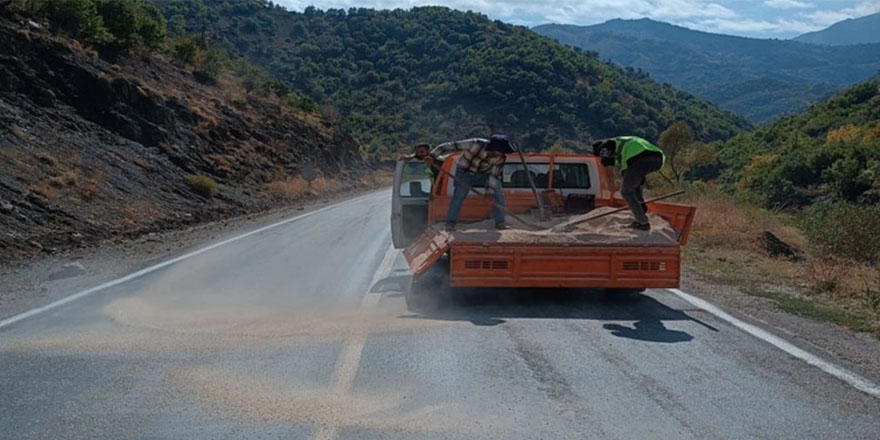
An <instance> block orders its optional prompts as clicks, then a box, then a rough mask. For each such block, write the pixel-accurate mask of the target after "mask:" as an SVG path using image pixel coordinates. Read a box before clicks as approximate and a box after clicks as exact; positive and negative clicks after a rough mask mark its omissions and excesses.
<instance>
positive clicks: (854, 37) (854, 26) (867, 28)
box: [795, 12, 880, 46]
mask: <svg viewBox="0 0 880 440" xmlns="http://www.w3.org/2000/svg"><path fill="white" fill-rule="evenodd" d="M795 40H796V41H800V42H802V43H812V44H825V45H829V46H841V45H850V44H868V43H880V12H878V13H876V14H871V15H866V16H864V17H859V18H849V19H846V20H843V21H841V22H837V23H834V24H833V25H831V26H829V27H827V28H825V29H823V30H821V31H816V32H807V33H806V34H803V35H801V36H799V37H796V38H795Z"/></svg>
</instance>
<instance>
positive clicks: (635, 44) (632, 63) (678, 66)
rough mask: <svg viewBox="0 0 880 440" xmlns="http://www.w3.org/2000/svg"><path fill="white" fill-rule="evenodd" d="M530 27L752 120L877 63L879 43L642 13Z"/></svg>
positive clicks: (802, 105) (789, 108)
mask: <svg viewBox="0 0 880 440" xmlns="http://www.w3.org/2000/svg"><path fill="white" fill-rule="evenodd" d="M533 30H534V31H535V32H537V33H539V34H542V35H544V36H547V37H550V38H553V39H556V40H558V41H559V42H561V43H563V44H567V45H571V46H577V47H581V48H583V49H587V50H590V51H594V52H597V53H598V54H599V57H600V58H602V59H607V60H610V61H613V62H615V63H618V64H621V65H623V66H626V67H631V68H634V69H639V70H642V71H645V72H647V73H649V74H650V75H651V76H652V77H653V78H654V79H656V80H658V81H661V82H666V83H669V84H671V85H673V86H675V87H677V88H680V89H683V90H685V91H688V92H690V93H693V94H695V95H697V96H699V97H702V98H704V99H708V100H710V101H712V102H714V103H716V104H718V105H719V106H720V107H721V108H724V109H727V110H731V111H734V112H736V113H739V114H742V115H744V116H747V117H749V118H750V119H752V120H753V121H756V122H764V121H769V120H772V119H775V118H777V117H779V116H783V115H787V114H793V113H797V112H800V111H803V110H805V109H806V108H807V107H808V106H809V105H810V104H813V103H816V102H819V101H821V100H824V99H827V98H828V97H830V96H831V95H832V94H833V93H835V92H836V91H837V90H839V89H840V88H842V87H844V86H848V85H851V84H854V83H857V82H859V81H863V80H865V78H867V77H869V76H871V75H872V74H875V73H876V72H877V71H878V70H880V44H871V45H859V46H838V47H827V46H818V45H813V44H806V43H801V42H796V41H789V40H763V39H755V38H745V37H736V36H730V35H720V34H712V33H708V32H701V31H695V30H691V29H687V28H684V27H681V26H675V25H671V24H668V23H662V22H657V21H654V20H650V19H641V20H621V19H615V20H610V21H608V22H605V23H602V24H599V25H593V26H575V25H555V24H547V25H541V26H537V27H535V28H533ZM733 91H735V93H734V92H733Z"/></svg>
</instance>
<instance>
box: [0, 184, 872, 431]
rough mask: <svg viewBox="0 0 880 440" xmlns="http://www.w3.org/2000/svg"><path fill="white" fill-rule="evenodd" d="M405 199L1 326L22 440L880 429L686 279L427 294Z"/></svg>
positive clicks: (868, 410)
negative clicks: (413, 268) (413, 287)
mask: <svg viewBox="0 0 880 440" xmlns="http://www.w3.org/2000/svg"><path fill="white" fill-rule="evenodd" d="M389 200H390V196H389V194H388V193H387V192H380V193H373V194H370V195H367V196H365V197H361V198H358V199H354V200H352V201H349V202H345V203H343V204H340V205H335V206H333V207H330V208H327V209H325V210H322V211H320V212H317V213H314V214H311V215H308V216H306V217H303V218H300V219H297V220H295V221H291V222H289V223H286V224H283V225H279V226H277V227H274V228H270V229H267V230H264V231H261V232H258V233H255V234H252V235H250V236H247V237H244V238H241V239H239V240H237V241H233V242H230V243H227V244H224V245H222V246H219V247H216V248H214V249H211V250H209V251H206V252H203V253H200V254H198V255H194V256H192V257H188V258H185V259H183V260H181V261H178V262H176V263H174V264H170V265H168V266H166V267H162V268H160V269H157V270H154V271H152V272H150V273H147V274H145V275H143V276H140V277H138V278H136V279H133V280H130V281H126V282H122V283H119V284H117V285H114V286H112V287H109V288H106V289H103V290H100V291H97V292H95V293H92V294H89V295H87V296H83V297H82V298H79V299H77V300H76V301H72V302H70V303H67V304H64V305H61V306H59V307H54V308H51V309H49V310H46V311H45V312H43V313H40V314H36V315H34V316H31V317H28V318H27V319H23V320H21V321H18V322H15V323H12V324H10V325H6V326H5V327H2V328H0V393H2V394H0V438H4V439H6V438H9V439H31V438H35V439H62V438H78V439H128V438H133V439H141V438H156V439H183V438H187V439H189V438H209V439H238V438H248V439H258V438H259V439H262V438H268V439H276V438H277V439H333V438H339V439H412V438H427V439H453V438H454V439H474V438H480V439H582V438H601V439H632V438H639V439H644V438H663V439H670V438H673V439H689V438H694V439H721V438H731V439H746V438H766V439H872V440H876V439H878V438H880V399H877V398H875V397H872V396H869V395H867V394H865V393H862V392H860V391H858V390H856V389H854V388H853V387H851V386H850V385H848V384H846V383H844V382H842V381H840V380H838V379H836V378H834V377H832V376H830V375H828V374H826V373H825V372H823V371H821V370H819V369H818V368H815V367H813V366H811V365H808V364H807V363H805V362H803V361H801V360H799V359H796V358H794V357H792V356H789V355H788V354H786V353H784V352H782V351H780V350H778V349H777V348H776V347H774V346H772V345H770V344H767V343H766V342H764V341H762V340H759V339H757V338H755V337H752V336H750V335H748V334H746V333H744V332H743V331H741V330H739V329H737V328H735V327H733V326H732V325H730V324H728V323H727V322H726V321H722V320H720V319H717V318H715V316H713V315H711V314H709V313H706V312H704V311H702V310H699V309H696V308H694V307H693V306H691V305H690V304H689V303H687V302H685V301H683V300H682V299H680V298H679V297H677V296H675V295H673V294H672V293H670V292H668V291H649V292H647V293H646V294H645V295H637V296H635V297H615V296H609V295H607V294H603V293H601V292H593V291H547V290H544V291H541V290H535V291H500V290H471V291H462V292H455V294H454V296H451V297H445V298H444V295H438V297H436V298H435V297H431V296H429V297H428V298H422V299H417V298H414V297H412V295H405V294H404V292H405V291H406V289H407V287H406V286H407V285H408V283H409V276H408V272H407V269H406V266H405V262H404V261H403V258H402V257H401V256H400V254H399V252H394V251H390V250H389V249H390V236H389V228H388V219H389V215H390V212H389V211H390V208H389V206H390V202H389Z"/></svg>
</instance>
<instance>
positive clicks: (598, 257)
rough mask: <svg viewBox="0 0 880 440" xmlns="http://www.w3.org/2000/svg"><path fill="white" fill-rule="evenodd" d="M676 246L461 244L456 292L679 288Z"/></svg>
mask: <svg viewBox="0 0 880 440" xmlns="http://www.w3.org/2000/svg"><path fill="white" fill-rule="evenodd" d="M680 261H681V259H680V247H679V246H678V245H677V244H676V245H642V246H638V245H629V246H627V245H607V246H600V245H563V244H527V245H526V244H514V243H457V242H453V243H452V244H451V246H450V260H449V282H450V285H451V286H452V287H605V288H627V289H631V288H664V287H669V288H671V287H678V286H679V281H680Z"/></svg>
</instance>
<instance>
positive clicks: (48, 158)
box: [37, 152, 58, 167]
mask: <svg viewBox="0 0 880 440" xmlns="http://www.w3.org/2000/svg"><path fill="white" fill-rule="evenodd" d="M37 160H38V161H40V162H41V163H44V164H46V165H49V166H50V167H54V166H55V165H58V159H55V157H54V156H52V155H51V154H49V153H46V152H40V153H37Z"/></svg>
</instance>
